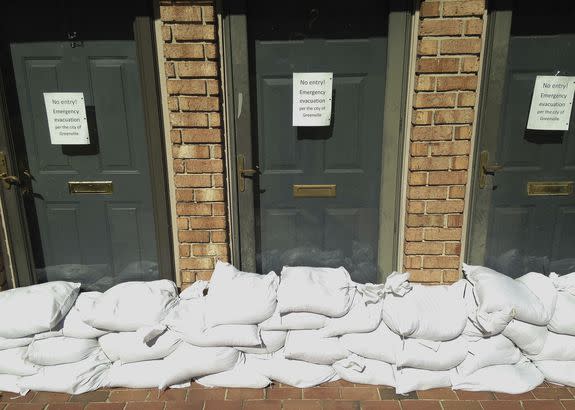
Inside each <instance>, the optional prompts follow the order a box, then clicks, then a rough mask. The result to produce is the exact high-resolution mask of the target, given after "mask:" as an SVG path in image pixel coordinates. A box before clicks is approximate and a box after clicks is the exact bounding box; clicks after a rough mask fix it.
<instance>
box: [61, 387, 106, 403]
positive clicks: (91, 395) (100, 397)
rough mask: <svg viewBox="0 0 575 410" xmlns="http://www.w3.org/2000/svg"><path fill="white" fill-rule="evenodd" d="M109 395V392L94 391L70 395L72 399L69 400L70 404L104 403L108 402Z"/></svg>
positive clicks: (102, 390)
mask: <svg viewBox="0 0 575 410" xmlns="http://www.w3.org/2000/svg"><path fill="white" fill-rule="evenodd" d="M109 395H110V391H109V390H104V389H99V390H95V391H91V392H87V393H82V394H75V395H72V397H71V398H70V401H72V402H83V403H88V402H104V401H106V400H108V396H109Z"/></svg>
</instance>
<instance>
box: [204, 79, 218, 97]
mask: <svg viewBox="0 0 575 410" xmlns="http://www.w3.org/2000/svg"><path fill="white" fill-rule="evenodd" d="M206 87H207V91H208V95H218V94H219V93H220V83H219V81H218V80H206Z"/></svg>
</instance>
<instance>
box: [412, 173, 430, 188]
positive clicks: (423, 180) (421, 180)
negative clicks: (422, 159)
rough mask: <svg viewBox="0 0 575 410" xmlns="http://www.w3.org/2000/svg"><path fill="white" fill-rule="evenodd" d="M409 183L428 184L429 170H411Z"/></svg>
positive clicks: (413, 184) (414, 184)
mask: <svg viewBox="0 0 575 410" xmlns="http://www.w3.org/2000/svg"><path fill="white" fill-rule="evenodd" d="M408 183H409V185H411V186H416V185H426V184H427V172H410V173H409V176H408Z"/></svg>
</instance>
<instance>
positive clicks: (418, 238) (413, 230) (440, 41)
mask: <svg viewBox="0 0 575 410" xmlns="http://www.w3.org/2000/svg"><path fill="white" fill-rule="evenodd" d="M484 10H485V1H484V0H465V1H451V0H426V1H422V2H421V7H420V20H419V22H418V24H419V27H418V28H419V31H418V47H417V61H416V77H415V82H414V84H415V90H414V95H413V117H412V128H411V136H410V137H411V141H410V158H409V172H408V178H407V183H408V188H407V211H406V212H407V215H406V227H405V244H404V245H405V246H404V268H405V269H406V270H408V271H410V272H411V273H412V280H414V281H421V282H432V283H443V282H452V281H455V280H457V279H458V278H459V269H458V268H459V265H460V256H461V238H462V225H463V209H464V201H465V189H466V184H467V180H468V164H469V155H470V146H471V137H472V131H473V123H474V119H475V110H476V106H477V98H476V97H477V83H478V70H479V57H480V53H481V36H482V34H483V26H484V25H483V12H484Z"/></svg>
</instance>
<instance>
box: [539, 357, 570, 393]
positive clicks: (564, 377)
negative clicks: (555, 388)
mask: <svg viewBox="0 0 575 410" xmlns="http://www.w3.org/2000/svg"><path fill="white" fill-rule="evenodd" d="M535 366H537V369H539V371H540V372H541V373H543V376H544V377H545V380H547V381H548V382H550V383H555V384H562V385H564V386H571V387H575V361H558V360H543V361H539V362H535Z"/></svg>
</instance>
